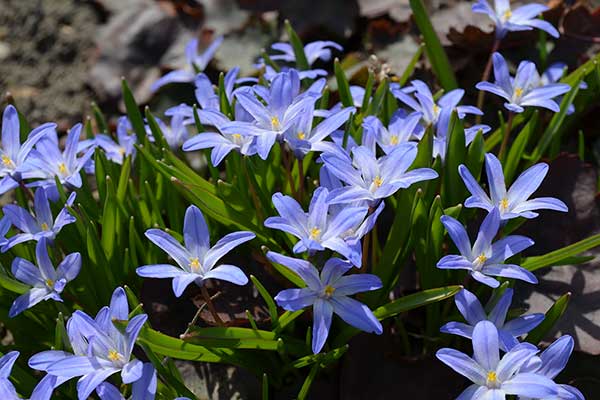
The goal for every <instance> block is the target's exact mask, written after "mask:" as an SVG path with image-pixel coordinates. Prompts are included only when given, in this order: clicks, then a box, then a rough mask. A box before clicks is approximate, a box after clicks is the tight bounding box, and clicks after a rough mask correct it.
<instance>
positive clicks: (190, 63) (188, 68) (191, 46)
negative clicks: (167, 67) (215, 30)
mask: <svg viewBox="0 0 600 400" xmlns="http://www.w3.org/2000/svg"><path fill="white" fill-rule="evenodd" d="M221 43H223V36H218V37H217V38H216V39H215V40H213V42H212V43H211V44H210V45H209V46H208V47H207V48H206V50H204V53H202V54H198V39H192V40H190V41H189V42H188V44H187V45H186V46H185V58H186V65H185V66H184V68H183V69H176V70H175V71H171V72H169V73H168V74H166V75H165V76H163V77H161V78H160V79H158V80H157V81H156V82H154V83H153V84H152V86H151V87H150V90H152V91H153V92H155V91H157V90H158V89H159V88H161V87H162V86H164V85H167V84H169V83H175V82H179V83H185V82H193V81H194V78H195V77H196V73H197V72H200V71H204V69H205V68H206V67H207V66H208V63H209V62H210V60H212V58H213V57H214V55H215V53H216V52H217V49H218V48H219V46H220V45H221Z"/></svg>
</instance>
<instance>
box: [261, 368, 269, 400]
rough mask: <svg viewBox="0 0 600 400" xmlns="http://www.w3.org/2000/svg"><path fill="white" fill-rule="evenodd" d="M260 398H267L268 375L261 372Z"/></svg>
mask: <svg viewBox="0 0 600 400" xmlns="http://www.w3.org/2000/svg"><path fill="white" fill-rule="evenodd" d="M261 399H262V400H269V376H268V375H267V374H263V378H262V396H261Z"/></svg>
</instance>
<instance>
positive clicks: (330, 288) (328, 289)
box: [324, 285, 335, 297]
mask: <svg viewBox="0 0 600 400" xmlns="http://www.w3.org/2000/svg"><path fill="white" fill-rule="evenodd" d="M324 292H325V296H326V297H331V296H333V292H335V288H334V287H333V286H331V285H327V286H325V290H324Z"/></svg>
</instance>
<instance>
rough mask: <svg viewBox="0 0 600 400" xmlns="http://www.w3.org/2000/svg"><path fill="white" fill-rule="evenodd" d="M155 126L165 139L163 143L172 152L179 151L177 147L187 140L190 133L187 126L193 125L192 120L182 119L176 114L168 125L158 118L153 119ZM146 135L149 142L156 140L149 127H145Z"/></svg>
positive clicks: (181, 116)
mask: <svg viewBox="0 0 600 400" xmlns="http://www.w3.org/2000/svg"><path fill="white" fill-rule="evenodd" d="M155 121H156V124H157V125H158V127H159V128H160V131H161V132H162V134H163V137H164V138H165V141H166V142H167V144H168V145H169V147H170V148H171V149H173V150H177V149H179V147H180V146H181V145H182V144H183V143H184V142H185V141H186V140H187V138H188V137H189V135H190V133H189V132H188V128H187V125H190V124H192V123H193V120H189V119H187V120H186V118H185V117H184V115H182V114H179V113H176V114H174V115H173V116H172V117H171V121H170V124H169V125H167V124H165V123H164V122H163V120H162V119H160V118H155ZM146 134H147V135H148V139H149V140H150V141H151V142H154V141H155V140H156V139H155V138H154V136H153V135H152V130H151V129H150V126H148V125H146Z"/></svg>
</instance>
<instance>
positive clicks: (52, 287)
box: [8, 238, 81, 318]
mask: <svg viewBox="0 0 600 400" xmlns="http://www.w3.org/2000/svg"><path fill="white" fill-rule="evenodd" d="M47 245H48V243H47V240H46V238H41V239H40V241H39V242H37V244H36V246H35V257H36V259H37V266H35V265H33V264H32V263H31V262H29V261H28V260H25V259H24V258H21V257H15V259H14V260H13V263H12V268H11V271H12V274H13V275H14V277H15V278H16V279H17V280H18V281H21V282H23V283H24V284H26V285H29V286H32V288H31V289H30V290H29V291H28V292H27V293H25V294H22V295H21V296H19V297H17V299H16V300H15V301H14V302H13V303H12V306H11V307H10V310H9V312H8V316H9V317H10V318H14V317H16V316H17V315H18V314H20V313H22V312H23V311H25V310H26V309H28V308H31V307H33V306H35V305H36V304H37V303H39V302H41V301H43V300H50V299H52V300H54V301H61V302H62V299H61V298H60V294H61V293H62V291H63V290H64V288H65V286H66V284H67V283H68V282H70V281H72V280H73V279H75V278H76V277H77V275H78V274H79V270H80V269H81V254H79V253H71V254H69V255H67V256H66V257H65V258H64V259H63V260H62V261H61V263H60V264H59V265H58V268H57V269H55V268H54V265H52V261H51V260H50V257H49V256H48V248H47Z"/></svg>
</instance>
